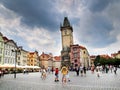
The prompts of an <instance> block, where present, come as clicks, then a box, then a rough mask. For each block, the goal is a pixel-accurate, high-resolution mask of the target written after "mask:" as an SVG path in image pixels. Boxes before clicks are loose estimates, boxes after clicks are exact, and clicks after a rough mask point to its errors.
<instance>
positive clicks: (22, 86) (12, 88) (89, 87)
mask: <svg viewBox="0 0 120 90" xmlns="http://www.w3.org/2000/svg"><path fill="white" fill-rule="evenodd" d="M69 74H70V80H71V81H70V82H67V83H66V84H63V83H62V82H61V77H62V76H61V74H59V80H60V81H59V82H54V78H55V75H54V74H52V73H50V74H47V78H46V79H45V80H42V79H41V77H40V75H41V73H40V72H37V73H29V74H22V73H21V74H17V77H16V79H14V75H13V74H8V75H5V76H4V77H1V78H0V90H120V69H118V71H117V75H114V73H110V72H109V73H108V74H106V73H104V74H102V73H100V77H97V75H96V73H94V74H92V73H91V71H87V74H86V76H83V77H81V76H76V73H75V72H70V73H69Z"/></svg>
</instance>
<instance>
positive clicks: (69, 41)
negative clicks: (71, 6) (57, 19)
mask: <svg viewBox="0 0 120 90" xmlns="http://www.w3.org/2000/svg"><path fill="white" fill-rule="evenodd" d="M60 30H61V39H62V51H61V59H62V62H61V64H62V66H63V65H67V66H70V55H69V53H70V45H73V28H72V26H71V25H70V22H69V20H68V18H67V17H65V18H64V21H63V25H61V27H60Z"/></svg>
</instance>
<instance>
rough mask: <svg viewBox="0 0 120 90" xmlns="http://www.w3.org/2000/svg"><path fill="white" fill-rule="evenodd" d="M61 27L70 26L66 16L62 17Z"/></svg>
mask: <svg viewBox="0 0 120 90" xmlns="http://www.w3.org/2000/svg"><path fill="white" fill-rule="evenodd" d="M63 27H70V22H69V20H68V18H67V17H64V21H63Z"/></svg>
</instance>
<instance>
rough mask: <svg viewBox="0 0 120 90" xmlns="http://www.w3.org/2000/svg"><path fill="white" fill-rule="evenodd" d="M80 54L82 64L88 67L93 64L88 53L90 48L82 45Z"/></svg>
mask: <svg viewBox="0 0 120 90" xmlns="http://www.w3.org/2000/svg"><path fill="white" fill-rule="evenodd" d="M80 56H81V57H80V60H81V65H82V66H85V67H87V68H88V67H89V66H91V62H90V55H89V53H88V50H87V49H86V48H85V47H83V46H80Z"/></svg>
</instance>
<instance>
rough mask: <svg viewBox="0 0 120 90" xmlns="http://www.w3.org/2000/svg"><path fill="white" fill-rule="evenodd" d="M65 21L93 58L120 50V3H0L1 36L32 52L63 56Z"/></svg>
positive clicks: (102, 0)
mask: <svg viewBox="0 0 120 90" xmlns="http://www.w3.org/2000/svg"><path fill="white" fill-rule="evenodd" d="M64 17H68V19H69V21H70V24H71V26H72V27H73V38H74V44H79V45H81V46H84V47H86V48H87V50H88V52H89V54H90V55H100V54H108V55H110V54H111V53H116V52H118V51H119V50H120V0H0V32H1V33H2V34H3V35H4V36H6V37H8V38H9V39H13V40H14V41H15V42H16V43H17V45H18V46H22V47H23V49H25V50H27V51H30V52H32V51H35V50H37V51H38V52H39V53H40V54H41V53H42V52H45V53H52V54H53V55H57V56H58V55H60V51H61V49H62V44H61V31H60V24H63V20H64Z"/></svg>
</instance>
